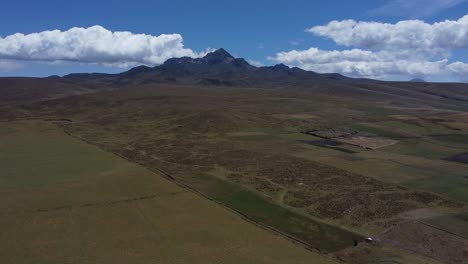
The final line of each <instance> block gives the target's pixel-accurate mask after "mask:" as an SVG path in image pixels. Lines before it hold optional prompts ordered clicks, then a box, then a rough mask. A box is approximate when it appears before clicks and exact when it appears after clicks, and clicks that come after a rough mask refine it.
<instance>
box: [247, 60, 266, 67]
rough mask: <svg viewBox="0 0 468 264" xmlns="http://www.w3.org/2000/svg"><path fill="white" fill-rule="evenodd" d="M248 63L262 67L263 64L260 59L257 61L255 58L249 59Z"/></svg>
mask: <svg viewBox="0 0 468 264" xmlns="http://www.w3.org/2000/svg"><path fill="white" fill-rule="evenodd" d="M249 63H250V64H251V65H253V66H255V67H262V66H264V65H263V63H262V62H261V61H257V60H249Z"/></svg>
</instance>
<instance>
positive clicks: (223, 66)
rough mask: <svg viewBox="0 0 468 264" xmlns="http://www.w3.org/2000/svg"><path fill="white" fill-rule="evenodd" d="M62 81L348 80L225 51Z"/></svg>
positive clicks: (238, 83) (239, 83)
mask: <svg viewBox="0 0 468 264" xmlns="http://www.w3.org/2000/svg"><path fill="white" fill-rule="evenodd" d="M50 78H60V77H57V76H52V77H50ZM62 78H63V79H65V80H69V81H73V82H74V83H76V82H89V83H90V84H92V83H96V82H99V83H101V84H103V83H104V84H109V85H134V84H148V83H177V84H189V85H207V86H235V87H286V86H292V85H293V86H294V85H299V84H303V83H304V82H310V81H314V80H349V79H351V78H348V77H345V76H343V75H341V74H337V73H330V74H319V73H316V72H311V71H305V70H302V69H299V68H297V67H294V68H290V67H288V66H286V65H284V64H277V65H275V66H270V67H255V66H253V65H250V64H249V63H248V62H247V61H246V60H244V59H242V58H235V57H233V56H232V55H231V54H229V53H228V52H227V51H226V50H224V49H218V50H216V51H213V52H211V53H208V54H207V55H206V56H204V57H203V58H190V57H182V58H172V59H169V60H167V61H166V62H164V64H162V65H160V66H156V67H147V66H139V67H135V68H132V69H130V70H129V71H126V72H122V73H119V74H102V73H85V74H82V73H80V74H69V75H66V76H64V77H62Z"/></svg>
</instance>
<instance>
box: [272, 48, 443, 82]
mask: <svg viewBox="0 0 468 264" xmlns="http://www.w3.org/2000/svg"><path fill="white" fill-rule="evenodd" d="M270 59H271V60H274V61H277V62H281V63H285V64H288V65H290V66H296V67H300V68H303V69H306V70H311V71H316V72H339V73H342V74H345V75H348V76H354V77H368V78H386V77H387V76H390V75H409V76H419V77H422V76H430V75H435V74H440V73H441V71H443V69H444V68H445V66H446V64H447V60H440V61H424V60H419V59H412V60H409V59H407V58H404V57H403V56H398V55H397V56H395V55H394V54H392V53H389V52H386V51H381V52H372V51H368V50H361V49H353V50H344V51H336V50H334V51H326V50H320V49H317V48H310V49H308V50H301V51H297V50H292V51H288V52H280V53H278V54H276V56H275V57H272V58H270Z"/></svg>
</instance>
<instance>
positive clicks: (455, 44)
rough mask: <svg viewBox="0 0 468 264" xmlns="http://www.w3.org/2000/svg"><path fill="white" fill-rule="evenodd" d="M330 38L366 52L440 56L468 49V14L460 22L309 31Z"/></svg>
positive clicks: (342, 25) (335, 24)
mask: <svg viewBox="0 0 468 264" xmlns="http://www.w3.org/2000/svg"><path fill="white" fill-rule="evenodd" d="M306 31H307V32H310V33H312V34H314V35H317V36H321V37H327V38H330V39H332V40H333V41H335V42H336V43H337V44H339V45H344V46H353V47H361V48H366V49H372V50H376V49H386V50H399V49H412V50H416V51H420V52H422V51H425V52H427V51H430V52H432V53H434V52H435V53H439V52H441V51H443V50H445V49H452V48H468V15H466V16H464V17H462V18H460V19H459V20H456V21H455V20H446V21H443V22H438V23H434V24H428V23H425V22H424V21H421V20H405V21H400V22H398V23H396V24H388V23H379V22H357V21H354V20H343V21H332V22H330V23H328V24H327V25H324V26H316V27H312V28H309V29H307V30H306Z"/></svg>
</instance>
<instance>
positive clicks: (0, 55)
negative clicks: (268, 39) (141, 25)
mask: <svg viewBox="0 0 468 264" xmlns="http://www.w3.org/2000/svg"><path fill="white" fill-rule="evenodd" d="M201 55H203V54H202V53H197V52H194V51H193V50H191V49H188V48H185V47H184V45H183V38H182V36H181V35H179V34H162V35H159V36H153V35H147V34H134V33H131V32H126V31H121V32H120V31H116V32H112V31H110V30H107V29H105V28H103V27H101V26H92V27H89V28H79V27H75V28H71V29H69V30H67V31H60V30H52V31H43V32H39V33H32V34H27V35H25V34H21V33H17V34H14V35H9V36H6V37H4V38H1V37H0V59H9V60H19V61H21V60H23V61H48V62H53V61H71V62H82V63H98V64H103V65H112V66H131V65H137V64H146V65H156V64H161V63H163V62H164V61H165V60H167V59H169V58H172V57H182V56H191V57H199V56H201Z"/></svg>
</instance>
